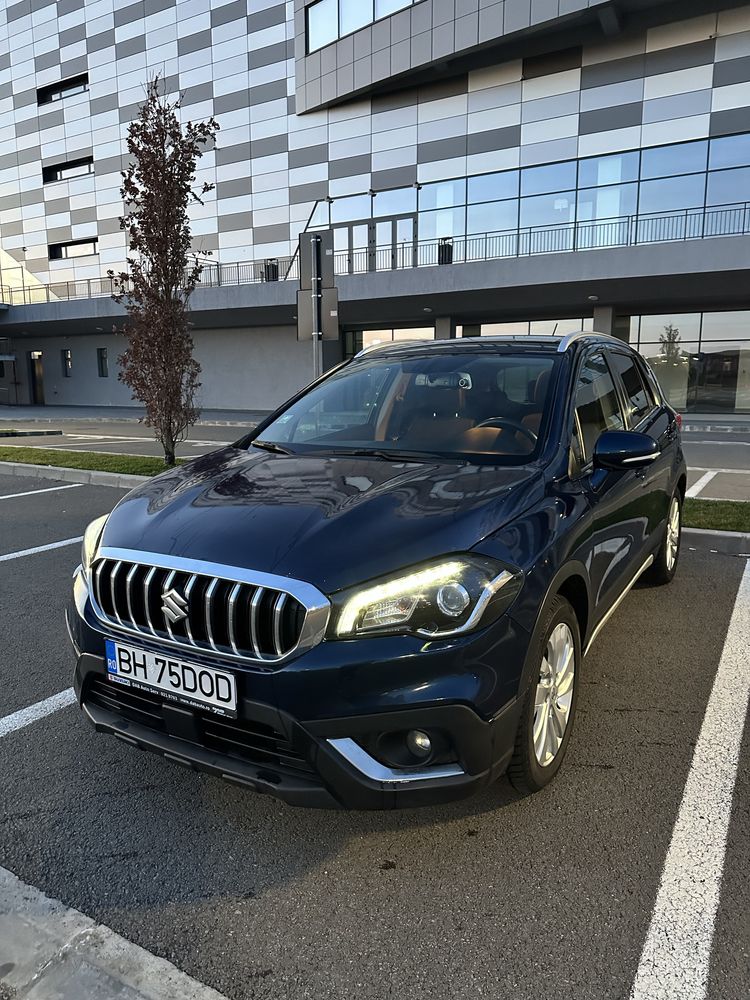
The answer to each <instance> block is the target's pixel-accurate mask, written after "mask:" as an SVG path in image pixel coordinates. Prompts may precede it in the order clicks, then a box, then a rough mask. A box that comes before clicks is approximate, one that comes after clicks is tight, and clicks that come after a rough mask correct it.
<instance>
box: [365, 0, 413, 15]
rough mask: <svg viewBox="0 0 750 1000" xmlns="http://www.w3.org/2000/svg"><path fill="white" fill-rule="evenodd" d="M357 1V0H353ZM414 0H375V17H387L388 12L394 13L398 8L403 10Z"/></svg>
mask: <svg viewBox="0 0 750 1000" xmlns="http://www.w3.org/2000/svg"><path fill="white" fill-rule="evenodd" d="M353 2H355V3H356V2H357V0H353ZM411 3H412V0H375V17H376V18H377V17H387V16H388V14H394V13H395V12H396V11H397V10H403V9H404V7H410V6H411Z"/></svg>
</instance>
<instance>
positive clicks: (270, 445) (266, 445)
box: [250, 441, 295, 455]
mask: <svg viewBox="0 0 750 1000" xmlns="http://www.w3.org/2000/svg"><path fill="white" fill-rule="evenodd" d="M250 444H251V445H252V446H253V448H262V449H263V451H272V452H273V453H274V454H275V455H294V454H295V452H293V451H290V450H289V448H283V447H282V446H281V445H280V444H276V442H275V441H251V442H250Z"/></svg>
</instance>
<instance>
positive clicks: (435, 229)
mask: <svg viewBox="0 0 750 1000" xmlns="http://www.w3.org/2000/svg"><path fill="white" fill-rule="evenodd" d="M465 211H466V210H465V209H463V208H441V209H439V210H438V211H437V212H420V213H419V239H420V240H439V239H440V238H441V237H443V236H463V235H464V225H465V221H466V218H465V214H464V213H465Z"/></svg>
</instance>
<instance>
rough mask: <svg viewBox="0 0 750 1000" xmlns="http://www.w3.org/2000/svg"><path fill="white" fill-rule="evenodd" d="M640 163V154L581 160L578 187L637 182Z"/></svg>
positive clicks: (622, 154) (620, 154) (618, 154)
mask: <svg viewBox="0 0 750 1000" xmlns="http://www.w3.org/2000/svg"><path fill="white" fill-rule="evenodd" d="M639 162H640V153H616V154H615V155H614V156H595V157H592V158H591V159H589V160H581V162H580V163H579V165H578V186H579V187H594V186H599V185H600V184H620V183H621V182H622V181H637V180H638V165H639Z"/></svg>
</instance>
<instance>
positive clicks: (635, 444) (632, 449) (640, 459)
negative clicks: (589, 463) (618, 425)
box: [594, 431, 659, 469]
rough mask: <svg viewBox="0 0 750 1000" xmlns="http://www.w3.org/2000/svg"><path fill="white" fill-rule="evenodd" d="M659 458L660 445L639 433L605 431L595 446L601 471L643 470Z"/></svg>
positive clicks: (597, 462)
mask: <svg viewBox="0 0 750 1000" xmlns="http://www.w3.org/2000/svg"><path fill="white" fill-rule="evenodd" d="M658 457H659V445H658V444H657V443H656V441H655V440H654V439H653V438H652V437H650V436H649V435H648V434H639V433H638V431H605V432H604V433H603V434H601V435H600V437H599V439H598V441H597V442H596V444H595V445H594V465H596V466H597V467H598V468H600V469H641V468H643V467H644V466H646V465H649V464H650V463H651V462H654V461H656V459H657V458H658Z"/></svg>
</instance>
